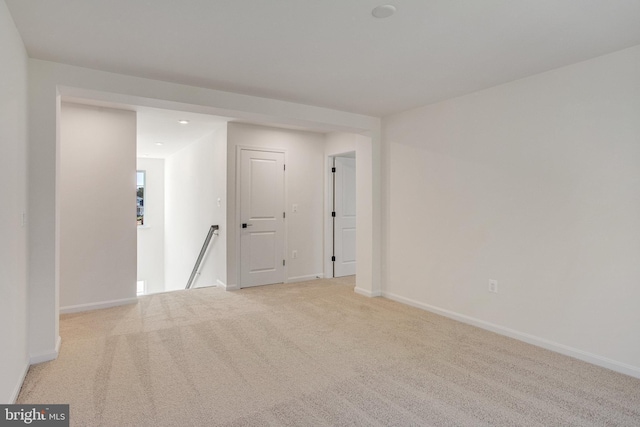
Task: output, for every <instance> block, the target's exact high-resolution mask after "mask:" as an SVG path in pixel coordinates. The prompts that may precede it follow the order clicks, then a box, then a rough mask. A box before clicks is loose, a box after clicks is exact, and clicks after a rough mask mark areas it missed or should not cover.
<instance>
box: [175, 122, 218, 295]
mask: <svg viewBox="0 0 640 427" xmlns="http://www.w3.org/2000/svg"><path fill="white" fill-rule="evenodd" d="M226 160H227V129H226V124H224V125H221V126H220V127H219V128H217V129H216V130H215V131H214V132H212V133H211V134H209V135H207V136H204V137H202V138H200V139H199V140H198V141H195V142H194V143H192V144H190V145H188V146H186V147H185V148H184V149H182V150H180V151H178V152H177V153H175V154H173V155H172V156H170V157H169V158H167V159H166V161H165V165H166V181H165V182H166V199H165V204H166V221H165V239H166V240H165V278H166V284H165V289H166V290H176V289H184V287H185V285H186V284H187V281H188V280H189V276H190V275H191V271H192V269H193V266H194V264H195V262H196V259H197V258H198V254H199V253H200V249H201V248H202V244H203V243H204V239H205V237H206V236H207V233H208V232H209V228H210V227H211V226H212V225H215V224H217V225H219V227H220V229H219V231H218V233H219V235H218V236H214V237H213V238H212V240H211V242H210V244H209V250H208V252H207V254H206V256H205V258H204V259H203V260H202V264H201V266H200V275H199V276H198V277H197V278H196V280H195V282H194V283H193V285H192V286H193V287H202V286H213V285H217V284H222V285H225V284H226V281H227V273H226V263H227V254H226V240H227V227H226V222H227V219H226V214H227V213H226V208H227V207H226V199H227V166H226ZM218 200H219V203H218Z"/></svg>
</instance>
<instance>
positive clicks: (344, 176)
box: [334, 157, 356, 277]
mask: <svg viewBox="0 0 640 427" xmlns="http://www.w3.org/2000/svg"><path fill="white" fill-rule="evenodd" d="M335 165H336V173H335V179H336V182H335V192H336V194H335V212H336V217H335V221H334V227H335V230H334V231H335V243H334V254H335V257H336V261H335V263H334V276H335V277H342V276H350V275H353V274H356V159H353V158H345V157H336V158H335Z"/></svg>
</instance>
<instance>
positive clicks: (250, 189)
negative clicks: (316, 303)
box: [240, 150, 284, 287]
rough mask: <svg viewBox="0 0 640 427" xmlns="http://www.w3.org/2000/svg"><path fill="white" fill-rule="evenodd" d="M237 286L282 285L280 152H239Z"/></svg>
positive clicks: (282, 182) (282, 229)
mask: <svg viewBox="0 0 640 427" xmlns="http://www.w3.org/2000/svg"><path fill="white" fill-rule="evenodd" d="M240 156H241V160H240V225H241V227H242V228H241V230H240V287H248V286H258V285H269V284H272V283H282V282H284V265H283V264H284V153H281V152H271V151H255V150H240Z"/></svg>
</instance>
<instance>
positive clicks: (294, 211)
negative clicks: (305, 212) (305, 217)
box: [291, 203, 298, 213]
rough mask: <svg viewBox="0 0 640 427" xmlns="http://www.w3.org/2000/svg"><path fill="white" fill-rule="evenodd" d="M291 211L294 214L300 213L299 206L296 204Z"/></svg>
mask: <svg viewBox="0 0 640 427" xmlns="http://www.w3.org/2000/svg"><path fill="white" fill-rule="evenodd" d="M291 211H292V212H293V213H296V212H298V205H297V204H295V203H294V204H293V206H291Z"/></svg>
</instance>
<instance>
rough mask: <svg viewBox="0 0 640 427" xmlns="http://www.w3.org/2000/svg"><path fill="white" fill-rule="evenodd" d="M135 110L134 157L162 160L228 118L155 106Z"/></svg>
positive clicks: (211, 130) (222, 123)
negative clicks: (135, 134)
mask: <svg viewBox="0 0 640 427" xmlns="http://www.w3.org/2000/svg"><path fill="white" fill-rule="evenodd" d="M135 110H136V111H137V125H138V129H137V134H138V136H137V150H136V151H137V157H149V158H156V159H165V158H167V157H169V156H171V155H172V154H174V153H176V152H177V151H180V150H181V149H183V148H184V147H186V146H187V145H189V144H191V143H193V142H195V141H197V140H198V139H200V138H202V137H203V136H205V135H207V134H210V133H212V132H213V131H215V130H216V129H218V128H220V127H221V126H223V125H224V124H225V123H226V122H227V121H228V119H225V118H223V117H217V116H209V115H206V114H197V113H185V112H180V111H171V110H162V109H158V108H149V107H135ZM179 120H188V121H189V123H188V124H186V125H185V124H180V123H178V121H179ZM158 143H160V144H162V145H158Z"/></svg>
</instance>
